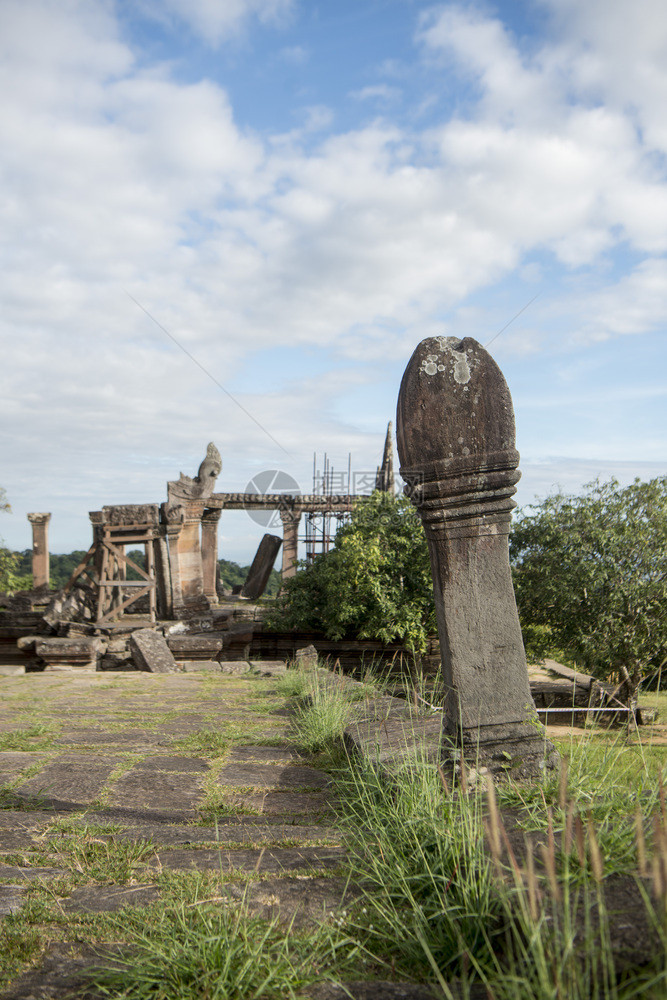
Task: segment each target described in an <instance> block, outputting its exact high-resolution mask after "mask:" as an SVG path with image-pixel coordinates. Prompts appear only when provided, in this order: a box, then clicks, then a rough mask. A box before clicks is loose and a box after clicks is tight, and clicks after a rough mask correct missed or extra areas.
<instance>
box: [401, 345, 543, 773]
mask: <svg viewBox="0 0 667 1000" xmlns="http://www.w3.org/2000/svg"><path fill="white" fill-rule="evenodd" d="M397 432H398V434H397V436H398V453H399V457H400V461H401V476H402V477H403V479H404V480H405V481H406V483H407V485H406V493H407V494H408V495H409V496H410V498H411V500H412V501H413V503H414V504H415V506H416V507H417V509H418V511H419V514H420V516H421V519H422V521H423V524H424V529H425V532H426V537H427V540H428V547H429V554H430V557H431V568H432V572H433V593H434V598H435V607H436V615H437V621H438V633H439V638H440V650H441V656H442V669H443V677H444V685H445V710H444V720H443V726H444V735H445V739H446V741H447V747H448V751H447V752H448V753H449V756H450V759H452V760H455V759H456V758H457V757H458V756H459V755H461V754H462V755H463V757H464V759H465V760H466V761H467V762H468V763H469V764H471V765H472V766H473V767H487V768H488V769H489V770H490V771H492V772H502V771H505V772H508V773H509V774H511V775H512V776H514V777H532V776H536V775H538V774H539V773H540V772H541V771H542V770H543V769H544V767H545V764H546V765H549V766H550V765H552V764H553V761H554V759H555V750H554V749H553V747H552V746H551V744H549V743H547V742H546V741H545V737H544V732H543V730H542V728H541V726H540V725H539V724H538V723H537V721H536V714H535V707H534V704H533V699H532V697H531V693H530V686H529V681H528V670H527V666H526V656H525V652H524V648H523V641H522V636H521V628H520V625H519V617H518V613H517V609H516V602H515V599H514V591H513V588H512V577H511V572H510V565H509V551H508V538H507V536H508V533H509V527H510V519H511V511H512V509H513V508H514V507H515V503H514V500H513V499H512V497H513V495H514V493H515V492H516V483H517V482H518V480H519V478H520V473H519V472H518V471H517V466H518V462H519V453H518V452H517V451H516V449H515V431H514V411H513V408H512V400H511V397H510V393H509V389H508V387H507V383H506V382H505V379H504V378H503V375H502V373H501V371H500V369H499V368H498V366H497V365H496V363H495V362H494V361H493V359H492V358H491V356H490V355H489V354H488V353H487V352H486V351H485V350H484V348H483V347H482V346H481V345H480V344H478V343H477V341H475V340H473V339H472V338H470V337H466V338H465V339H464V340H461V341H459V340H458V339H457V338H456V337H432V338H429V339H427V340H423V341H422V342H421V344H419V346H418V347H417V349H416V351H415V352H414V354H413V356H412V358H411V359H410V362H409V364H408V366H407V368H406V370H405V374H404V375H403V381H402V383H401V389H400V392H399V396H398V410H397Z"/></svg>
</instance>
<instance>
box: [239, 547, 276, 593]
mask: <svg viewBox="0 0 667 1000" xmlns="http://www.w3.org/2000/svg"><path fill="white" fill-rule="evenodd" d="M282 544H283V540H282V538H279V537H278V536H277V535H268V534H267V535H264V537H263V538H262V540H261V542H260V543H259V547H258V549H257V552H256V553H255V558H254V559H253V561H252V564H251V566H250V569H249V570H248V576H247V577H246V581H245V583H244V584H243V587H242V588H241V595H242V596H243V597H247V598H248V599H249V600H251V601H256V600H257V599H258V598H259V597H261V596H262V594H263V593H264V591H265V590H266V585H267V583H268V582H269V577H270V576H271V570H272V569H273V564H274V563H275V561H276V558H277V556H278V553H279V552H280V547H281V545H282Z"/></svg>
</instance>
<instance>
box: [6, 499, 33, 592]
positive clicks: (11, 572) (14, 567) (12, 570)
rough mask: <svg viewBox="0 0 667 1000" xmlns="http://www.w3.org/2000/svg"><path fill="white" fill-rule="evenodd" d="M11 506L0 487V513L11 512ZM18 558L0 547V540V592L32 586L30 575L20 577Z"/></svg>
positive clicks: (8, 550) (15, 554) (17, 555)
mask: <svg viewBox="0 0 667 1000" xmlns="http://www.w3.org/2000/svg"><path fill="white" fill-rule="evenodd" d="M11 509H12V508H11V505H10V504H9V502H8V500H7V493H6V491H5V490H4V489H3V488H2V486H0V511H6V512H7V513H9V512H10V511H11ZM19 564H20V556H19V553H18V552H12V551H11V550H10V549H6V548H4V547H3V546H2V540H1V539H0V591H1V592H4V591H13V590H21V589H23V588H24V587H31V586H32V573H31V574H30V575H29V576H21V570H20V565H19Z"/></svg>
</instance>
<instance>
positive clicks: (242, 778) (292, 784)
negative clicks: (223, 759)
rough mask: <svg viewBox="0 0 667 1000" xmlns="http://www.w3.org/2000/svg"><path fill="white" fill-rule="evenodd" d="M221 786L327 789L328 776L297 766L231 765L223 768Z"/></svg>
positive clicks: (220, 778) (312, 768)
mask: <svg viewBox="0 0 667 1000" xmlns="http://www.w3.org/2000/svg"><path fill="white" fill-rule="evenodd" d="M218 781H219V783H220V784H221V785H227V786H230V787H239V788H246V787H249V786H250V787H252V788H273V789H278V788H294V789H297V788H318V789H319V788H326V786H327V785H328V784H329V783H330V779H329V777H328V775H326V774H324V772H323V771H318V770H316V769H315V768H314V767H303V766H301V767H300V766H298V765H296V764H255V763H248V764H236V763H235V764H230V765H228V766H227V767H223V769H222V771H221V772H220V777H219V779H218Z"/></svg>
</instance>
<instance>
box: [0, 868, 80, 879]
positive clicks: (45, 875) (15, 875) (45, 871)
mask: <svg viewBox="0 0 667 1000" xmlns="http://www.w3.org/2000/svg"><path fill="white" fill-rule="evenodd" d="M64 874H65V872H63V871H62V869H60V868H46V867H42V866H39V865H35V866H34V867H33V866H28V865H26V866H25V867H23V866H21V865H0V878H2V879H21V880H22V881H25V882H34V881H35V880H36V879H51V878H59V877H61V876H62V875H64Z"/></svg>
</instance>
